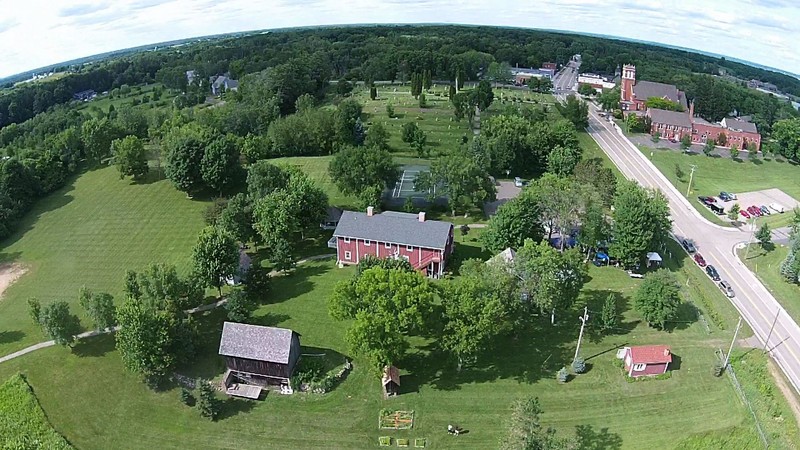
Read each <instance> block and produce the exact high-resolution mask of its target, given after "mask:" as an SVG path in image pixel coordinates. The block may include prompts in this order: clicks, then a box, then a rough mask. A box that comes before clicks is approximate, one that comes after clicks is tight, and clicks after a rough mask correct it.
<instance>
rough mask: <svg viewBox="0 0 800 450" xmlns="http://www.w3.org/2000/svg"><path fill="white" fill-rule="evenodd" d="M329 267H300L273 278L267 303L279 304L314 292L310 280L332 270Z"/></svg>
mask: <svg viewBox="0 0 800 450" xmlns="http://www.w3.org/2000/svg"><path fill="white" fill-rule="evenodd" d="M329 264H330V265H325V266H323V265H306V264H304V265H300V266H297V268H295V269H294V270H292V271H289V272H287V273H286V274H284V275H280V276H277V277H274V278H273V280H272V286H271V288H270V291H271V292H270V294H269V302H268V303H281V302H284V301H286V300H290V299H292V298H295V297H298V296H300V295H303V294H306V293H308V292H311V291H313V290H314V287H315V283H314V281H311V280H310V278H312V277H315V276H318V275H322V274H324V273H325V272H327V271H329V270H334V269H335V268H334V266H333V263H330V262H329Z"/></svg>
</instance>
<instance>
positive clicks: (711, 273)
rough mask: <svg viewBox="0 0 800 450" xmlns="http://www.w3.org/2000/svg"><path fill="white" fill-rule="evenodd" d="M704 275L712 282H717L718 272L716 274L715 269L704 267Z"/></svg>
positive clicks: (710, 266) (709, 266) (708, 266)
mask: <svg viewBox="0 0 800 450" xmlns="http://www.w3.org/2000/svg"><path fill="white" fill-rule="evenodd" d="M706 274H708V276H709V277H711V279H712V280H714V281H719V272H717V269H716V268H715V267H714V266H712V265H711V264H709V265H707V266H706Z"/></svg>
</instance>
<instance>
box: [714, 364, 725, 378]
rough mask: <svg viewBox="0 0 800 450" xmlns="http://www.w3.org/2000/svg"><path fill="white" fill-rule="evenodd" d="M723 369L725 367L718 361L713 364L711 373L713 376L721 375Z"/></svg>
mask: <svg viewBox="0 0 800 450" xmlns="http://www.w3.org/2000/svg"><path fill="white" fill-rule="evenodd" d="M724 371H725V368H724V367H722V364H720V363H716V364H714V366H713V367H712V368H711V373H712V374H713V375H714V376H715V377H721V376H722V372H724Z"/></svg>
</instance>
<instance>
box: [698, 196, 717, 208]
mask: <svg viewBox="0 0 800 450" xmlns="http://www.w3.org/2000/svg"><path fill="white" fill-rule="evenodd" d="M697 200H698V201H699V202H700V203H702V204H704V205H706V206H708V205H711V204H713V203H714V197H708V196H705V195H701V196H700V197H697Z"/></svg>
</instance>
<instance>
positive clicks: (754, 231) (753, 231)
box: [744, 216, 756, 264]
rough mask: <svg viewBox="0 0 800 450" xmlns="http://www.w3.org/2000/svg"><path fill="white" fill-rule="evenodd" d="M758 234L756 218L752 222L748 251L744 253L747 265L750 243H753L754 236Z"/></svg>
mask: <svg viewBox="0 0 800 450" xmlns="http://www.w3.org/2000/svg"><path fill="white" fill-rule="evenodd" d="M755 233H756V216H753V220H752V221H751V222H750V239H748V240H747V249H746V250H745V252H744V261H745V264H747V256H748V255H750V243H751V242H752V241H753V235H754V234H755Z"/></svg>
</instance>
